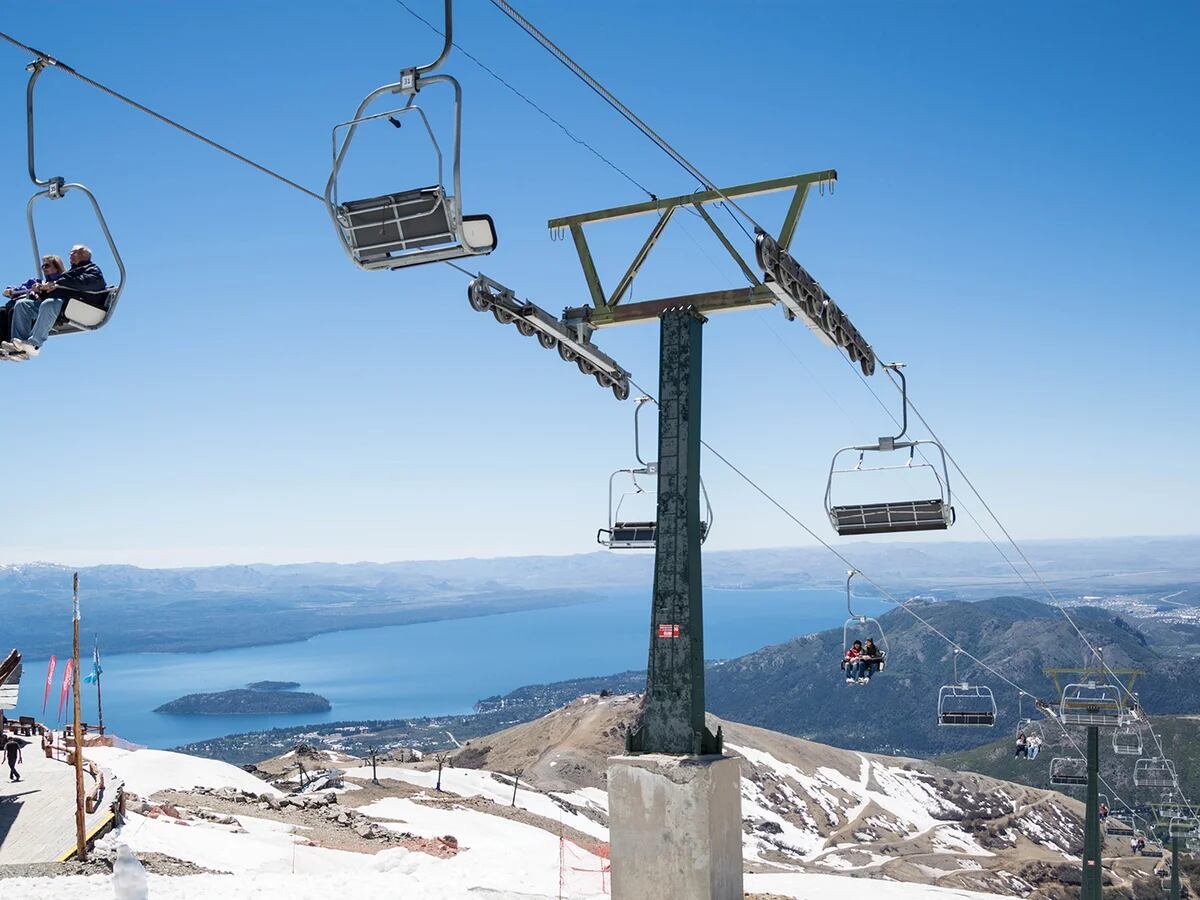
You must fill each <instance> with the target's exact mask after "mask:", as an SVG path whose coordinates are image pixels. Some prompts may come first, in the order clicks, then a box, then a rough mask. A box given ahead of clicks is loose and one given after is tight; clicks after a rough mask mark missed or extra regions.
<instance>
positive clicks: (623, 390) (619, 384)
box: [612, 381, 629, 400]
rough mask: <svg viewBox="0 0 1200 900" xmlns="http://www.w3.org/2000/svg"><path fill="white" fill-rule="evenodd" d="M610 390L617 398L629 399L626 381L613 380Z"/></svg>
mask: <svg viewBox="0 0 1200 900" xmlns="http://www.w3.org/2000/svg"><path fill="white" fill-rule="evenodd" d="M612 392H613V396H614V397H616V398H617V399H618V400H628V399H629V382H628V381H614V382H613V384H612Z"/></svg>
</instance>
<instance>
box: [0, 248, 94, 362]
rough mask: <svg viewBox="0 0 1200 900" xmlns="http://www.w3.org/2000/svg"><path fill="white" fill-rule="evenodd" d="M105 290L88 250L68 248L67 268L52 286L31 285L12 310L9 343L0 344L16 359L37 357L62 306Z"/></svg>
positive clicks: (45, 283)
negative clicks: (71, 300) (68, 261)
mask: <svg viewBox="0 0 1200 900" xmlns="http://www.w3.org/2000/svg"><path fill="white" fill-rule="evenodd" d="M107 289H108V285H107V284H106V283H105V281H104V273H103V272H101V271H100V267H99V266H97V265H96V264H95V263H94V262H92V251H91V250H90V249H88V248H87V247H85V246H83V245H82V244H76V245H75V246H74V247H72V248H71V268H70V269H68V270H67V272H66V274H64V275H63V276H62V277H61V278H59V279H58V281H57V282H56V283H52V282H49V281H47V282H43V283H42V284H37V285H34V287H33V292H32V293H31V294H30V295H29V296H28V297H23V298H22V299H20V300H18V301H17V305H16V306H14V307H13V315H12V340H11V341H5V342H4V343H2V344H0V349H3V350H7V351H8V352H9V353H11V354H13V356H14V358H17V359H29V358H30V357H33V356H37V355H38V352H39V351H40V350H41V347H42V344H44V343H45V342H46V338H47V337H49V336H50V329H51V328H53V327H54V323H55V322H56V321H57V320H58V314H59V313H60V312H62V308H63V304H64V303H66V302H67V301H68V300H69V299H71V298H72V297H80V296H81V295H89V299H95V297H96V296H97V295H99V294H102V293H103V292H104V291H106V290H107Z"/></svg>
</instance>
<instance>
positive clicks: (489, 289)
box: [467, 273, 630, 400]
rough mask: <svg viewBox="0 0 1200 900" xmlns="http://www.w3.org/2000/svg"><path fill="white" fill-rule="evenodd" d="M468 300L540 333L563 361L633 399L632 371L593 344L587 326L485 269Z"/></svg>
mask: <svg viewBox="0 0 1200 900" xmlns="http://www.w3.org/2000/svg"><path fill="white" fill-rule="evenodd" d="M467 302H468V303H469V304H470V305H471V309H473V310H475V311H476V312H490V313H491V314H492V315H493V316H494V317H495V319H496V321H497V322H499V323H500V324H501V325H513V326H515V327H516V329H517V331H518V332H519V333H520V334H522V335H524V336H525V337H536V338H537V340H538V343H539V344H541V345H542V347H544V348H545V349H547V350H555V349H557V350H558V355H559V357H560V358H561V359H562V360H563V362H567V363H575V365H576V366H577V367H578V369H579V371H580V372H581V373H583V374H584V375H591V376H593V377H594V378H595V379H596V383H597V384H598V385H600V387H602V388H608V389H611V390H612V392H613V396H614V397H616V398H617V399H618V400H627V399H629V387H630V374H629V373H628V372H627V371H625V370H624V369H623V368H621V367H620V366H619V365H617V363H616V361H614V360H613V359H612V357H610V356H608V354H606V353H604V351H602V350H601V349H600V348H599V347H597V346H596V345H595V344H593V343H592V342H591V340H590V339H589V336H590V335H589V334H588V333H586V331H585V329H584V328H582V327H580V326H575V325H568V324H566V323H565V322H560V321H559V320H558V319H556V318H554V316H552V315H550V313H548V312H546V311H545V310H544V309H542V308H541V307H540V306H538V305H537V304H536V303H530V302H528V301H523V300H518V299H517V296H516V294H515V293H514V292H513V291H512V289H511V288H507V287H505V286H504V285H502V284H501V283H500V282H498V281H496V280H495V279H493V278H489V277H488V276H486V275H483V274H482V273H481V274H479V275H476V276H475V278H473V279H472V280H471V283H470V284H469V285H468V286H467Z"/></svg>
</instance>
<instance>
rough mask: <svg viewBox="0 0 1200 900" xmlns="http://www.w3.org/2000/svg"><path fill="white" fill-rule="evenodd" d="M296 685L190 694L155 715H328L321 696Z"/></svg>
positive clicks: (259, 684)
mask: <svg viewBox="0 0 1200 900" xmlns="http://www.w3.org/2000/svg"><path fill="white" fill-rule="evenodd" d="M298 687H300V683H299V682H296V681H256V682H254V683H253V684H248V685H246V687H244V688H237V689H235V690H232V691H217V692H216V693H212V694H188V695H186V696H184V697H180V698H179V699H177V700H172V701H171V702H170V703H164V704H163V705H162V706H160V707H158V708H157V709H155V710H154V711H155V712H157V713H168V714H173V715H177V716H266V715H285V714H291V713H318V712H329V710H330V709H332V708H333V707H332V706H331V705H330V703H329V701H328V700H326V699H325V698H324V697H322V696H321V695H320V694H312V693H309V692H307V691H297V690H295V688H298Z"/></svg>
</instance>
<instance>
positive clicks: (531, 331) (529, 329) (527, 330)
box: [517, 319, 537, 337]
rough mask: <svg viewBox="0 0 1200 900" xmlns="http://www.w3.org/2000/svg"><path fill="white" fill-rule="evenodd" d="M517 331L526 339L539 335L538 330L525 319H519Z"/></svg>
mask: <svg viewBox="0 0 1200 900" xmlns="http://www.w3.org/2000/svg"><path fill="white" fill-rule="evenodd" d="M517 331H519V332H521V334H523V335H525V337H533V336H534V335H535V334H537V329H536V328H534V327H533V326H532V325H530V324H529V323H528V322H527V321H525V320H524V319H517Z"/></svg>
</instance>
